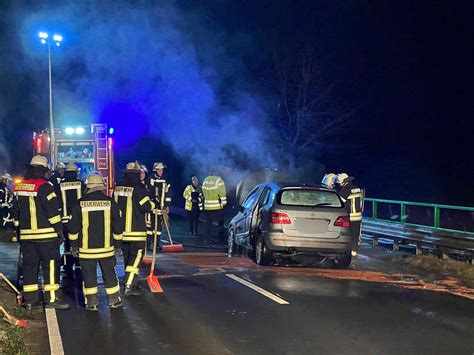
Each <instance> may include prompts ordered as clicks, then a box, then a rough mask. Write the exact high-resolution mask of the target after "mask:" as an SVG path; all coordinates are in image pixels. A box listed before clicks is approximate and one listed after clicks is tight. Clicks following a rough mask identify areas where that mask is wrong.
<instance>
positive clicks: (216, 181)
mask: <svg viewBox="0 0 474 355" xmlns="http://www.w3.org/2000/svg"><path fill="white" fill-rule="evenodd" d="M202 192H203V195H204V211H206V239H207V240H211V238H212V224H213V223H214V221H215V220H217V222H218V226H219V229H218V239H220V240H221V241H223V240H224V214H223V209H224V207H225V205H226V204H227V194H226V188H225V183H224V180H223V179H222V178H221V177H220V176H216V175H212V171H211V172H210V173H209V176H207V177H206V178H205V179H204V182H203V183H202Z"/></svg>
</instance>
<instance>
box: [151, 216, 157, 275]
mask: <svg viewBox="0 0 474 355" xmlns="http://www.w3.org/2000/svg"><path fill="white" fill-rule="evenodd" d="M153 214H154V216H155V221H154V222H155V223H154V224H155V225H154V226H153V259H152V261H151V267H150V275H153V272H154V271H155V259H156V240H157V238H158V215H157V214H156V213H153Z"/></svg>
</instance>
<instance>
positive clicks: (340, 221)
mask: <svg viewBox="0 0 474 355" xmlns="http://www.w3.org/2000/svg"><path fill="white" fill-rule="evenodd" d="M350 225H351V222H350V221H349V217H348V216H339V217H337V218H336V221H335V222H334V226H335V227H350Z"/></svg>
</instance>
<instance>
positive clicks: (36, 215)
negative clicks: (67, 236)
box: [12, 179, 63, 242]
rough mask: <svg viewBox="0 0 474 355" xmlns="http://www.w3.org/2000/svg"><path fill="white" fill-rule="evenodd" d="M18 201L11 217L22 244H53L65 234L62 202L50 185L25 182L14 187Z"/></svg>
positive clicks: (45, 182)
mask: <svg viewBox="0 0 474 355" xmlns="http://www.w3.org/2000/svg"><path fill="white" fill-rule="evenodd" d="M14 194H15V196H16V198H17V200H16V201H15V202H14V203H13V209H12V217H13V219H14V223H15V225H16V226H18V227H19V240H20V242H25V241H51V240H54V239H56V238H58V233H60V232H62V231H63V225H62V223H61V216H60V214H59V201H58V197H57V196H56V193H55V192H54V189H53V186H52V185H51V183H49V182H48V181H46V180H45V179H31V180H25V181H23V182H22V183H21V184H18V185H16V186H15V189H14Z"/></svg>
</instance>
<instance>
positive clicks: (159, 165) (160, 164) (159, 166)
mask: <svg viewBox="0 0 474 355" xmlns="http://www.w3.org/2000/svg"><path fill="white" fill-rule="evenodd" d="M164 168H166V165H165V164H163V163H162V162H161V161H159V162H157V163H155V164H153V170H156V169H164Z"/></svg>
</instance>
